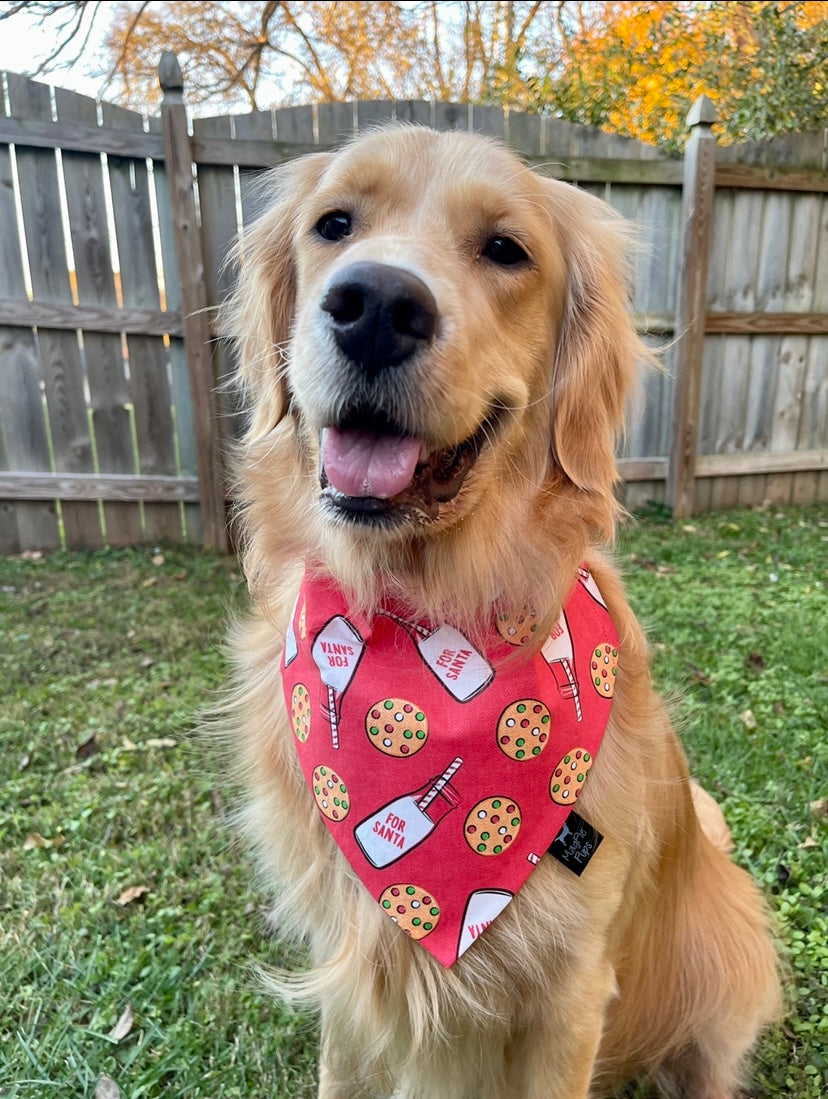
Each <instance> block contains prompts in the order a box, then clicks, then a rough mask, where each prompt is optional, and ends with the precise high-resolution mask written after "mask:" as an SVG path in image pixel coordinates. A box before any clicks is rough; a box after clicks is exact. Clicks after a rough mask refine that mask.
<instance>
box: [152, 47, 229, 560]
mask: <svg viewBox="0 0 828 1099" xmlns="http://www.w3.org/2000/svg"><path fill="white" fill-rule="evenodd" d="M161 83H162V87H163V89H164V100H163V103H162V106H161V114H162V119H163V126H164V149H165V155H166V167H167V172H168V183H169V192H170V203H171V208H172V212H173V228H174V233H175V247H176V257H177V262H178V270H179V273H180V279H181V309H182V313H183V314H184V333H185V335H184V338H185V344H186V351H187V371H188V374H189V377H190V392H191V395H192V404H193V420H194V425H195V435H196V455H197V462H198V478H199V484H200V486H201V507H202V522H203V527H204V543H205V545H206V546H207V547H208V548H215V549H219V550H221V551H224V550H225V549H226V548H227V527H226V522H225V514H224V496H225V493H224V471H223V465H222V457H221V455H222V445H221V424H220V422H219V418H218V410H217V407H216V401H215V378H214V377H213V365H212V358H211V356H210V349H209V340H210V329H209V324H208V322H207V314H206V311H205V310H206V306H207V301H206V294H205V291H204V258H203V256H202V253H201V241H200V236H199V232H198V224H197V221H196V210H195V200H194V195H193V181H192V160H191V157H190V140H189V136H188V133H187V113H186V110H185V108H184V103H183V99H182V91H183V87H182V81H181V71H180V69H179V67H178V62H177V60H176V59H175V56H174V55H173V54H170V53H165V54H164V55H163V56H162V80H161Z"/></svg>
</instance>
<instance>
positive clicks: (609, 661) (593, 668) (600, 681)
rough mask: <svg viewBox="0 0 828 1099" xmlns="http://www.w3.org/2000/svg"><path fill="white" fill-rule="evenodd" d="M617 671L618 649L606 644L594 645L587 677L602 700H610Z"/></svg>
mask: <svg viewBox="0 0 828 1099" xmlns="http://www.w3.org/2000/svg"><path fill="white" fill-rule="evenodd" d="M617 671H618V649H616V647H615V646H614V645H610V644H609V643H608V642H602V643H601V644H600V645H596V646H595V647H594V648H593V650H592V657H591V659H590V662H589V677H590V679H591V680H592V686H593V687H594V688H595V690H596V691H597V692H598V694H599V695H601V697H602V698H612V695H613V692H614V691H615V677H616V673H617Z"/></svg>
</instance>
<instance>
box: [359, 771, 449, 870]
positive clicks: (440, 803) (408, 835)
mask: <svg viewBox="0 0 828 1099" xmlns="http://www.w3.org/2000/svg"><path fill="white" fill-rule="evenodd" d="M462 763H463V760H462V759H461V758H460V757H459V756H458V757H457V758H456V759H453V760H452V761H451V763H450V764H449V766H448V767H447V768H446V769H445V771H443V773H442V775H438V776H437V777H436V778H433V779H429V781H428V782H426V783H425V785H424V786H421V787H420V788H419V790H413V791H412V792H411V793H410V794H403V796H402V797H399V798H395V799H394V801H390V802H388V804H387V805H383V806H382V808H380V809H377V811H376V812H375V813H372V814H371V816H370V817H367V818H366V819H365V820H364V821H362V822H361V823H360V824H358V825H357V826H356V828H355V829H354V838H355V839H356V841H357V843H358V844H359V846H360V848H361V850H362V853H363V854H364V855H365V857H366V859H367V860H368V861H369V862H370V863H371V865H372V866H375V867H377V869H381V868H382V867H383V866H390V865H391V863H392V862H396V861H397V859H401V858H402V857H403V855H407V854H408V852H409V851H411V850H412V849H413V848H415V847H416V846H417V845H418V844H420V843H422V842H423V840H425V839H428V837H429V836H430V835H431V833H432V832H433V831H434V829H435V828H436V827H437V825H438V824H439V823H440V821H441V820H442V819H443V817H444V816H445V815H446V814H447V813H450V812H451V810H452V809H456V808H457V805H458V802H459V795H458V793H457V791H456V790H455V789H454V787H453V786H452V785H451V782H450V780H451V778H452V776H453V775H454V774H455V773H456V772H457V770H458V768H459V767H460V766H461V765H462Z"/></svg>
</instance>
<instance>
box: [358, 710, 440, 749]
mask: <svg viewBox="0 0 828 1099" xmlns="http://www.w3.org/2000/svg"><path fill="white" fill-rule="evenodd" d="M365 731H366V733H367V734H368V739H369V740H370V741H371V743H372V744H373V745H374V747H375V748H379V750H380V751H381V752H385V754H386V755H387V756H398V757H400V758H405V757H406V756H413V755H414V754H415V753H416V752H419V750H420V749H421V748H422V747H424V745H425V742H426V741H427V740H428V719H427V718H426V715H425V714H424V713H423V711H422V710H421V709H420V707H419V706H416V705H415V704H414V703H413V702H409V701H408V700H407V699H404V698H383V699H380V701H379V702H375V703H374V705H373V706H372V707H371V709H370V710H369V711H368V713H367V714H366V715H365Z"/></svg>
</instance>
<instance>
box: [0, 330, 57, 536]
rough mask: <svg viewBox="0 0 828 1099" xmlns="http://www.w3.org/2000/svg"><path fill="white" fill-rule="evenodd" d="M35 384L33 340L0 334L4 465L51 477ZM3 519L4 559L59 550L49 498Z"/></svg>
mask: <svg viewBox="0 0 828 1099" xmlns="http://www.w3.org/2000/svg"><path fill="white" fill-rule="evenodd" d="M40 380H41V371H40V358H39V355H38V352H37V346H36V344H35V337H34V334H33V333H32V332H9V331H8V329H0V393H2V395H3V400H2V402H0V415H2V427H3V444H4V446H3V450H4V451H5V455H4V456H5V460H6V461H7V462H8V463H10V465H11V467H12V469H14V470H18V469H27V470H36V471H38V472H50V471H51V463H50V461H49V441H48V438H47V435H46V417H45V414H44V409H43V402H42V397H41V393H40ZM4 518H7V519H8V520H9V522H8V523H7V524H5V525H4V529H3V531H2V533H0V546H2V550H3V552H4V553H17V552H19V551H20V550H26V549H56V548H57V547H58V546H59V545H60V533H59V530H58V522H57V509H56V506H55V503H54V498H53V497H52V498H51V499H50V500H48V501H43V502H33V501H32V502H28V501H26V502H20V503H18V504H16V505H15V507H14V510H13V512H12V513H10V514H9V515H8V516H6V517H4Z"/></svg>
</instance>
